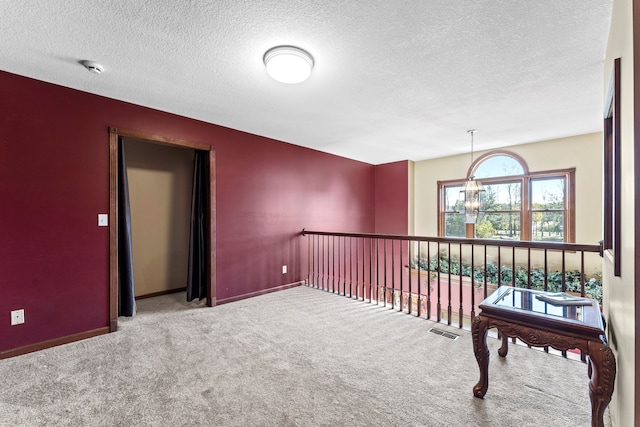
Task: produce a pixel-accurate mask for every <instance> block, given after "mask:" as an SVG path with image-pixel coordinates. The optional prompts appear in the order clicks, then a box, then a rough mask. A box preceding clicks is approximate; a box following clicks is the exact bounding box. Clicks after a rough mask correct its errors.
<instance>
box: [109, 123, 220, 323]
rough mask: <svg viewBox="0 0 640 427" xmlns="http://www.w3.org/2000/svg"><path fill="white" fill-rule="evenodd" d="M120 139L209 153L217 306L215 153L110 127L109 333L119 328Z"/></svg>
mask: <svg viewBox="0 0 640 427" xmlns="http://www.w3.org/2000/svg"><path fill="white" fill-rule="evenodd" d="M119 138H123V139H131V140H137V141H140V142H144V143H152V144H160V145H165V146H170V147H178V148H189V149H192V150H198V151H201V152H206V154H207V155H205V156H204V158H205V168H206V170H207V171H208V174H207V176H208V179H207V180H206V182H205V187H206V192H207V197H206V199H207V206H206V208H205V212H206V213H207V214H208V215H205V217H206V222H207V230H208V233H206V236H205V240H206V252H207V257H206V264H207V265H206V269H207V274H206V284H205V287H206V304H207V306H209V307H211V306H214V305H215V303H216V296H215V277H216V276H215V256H216V253H215V247H216V246H215V178H214V177H215V150H214V149H213V147H211V146H209V145H204V144H198V143H193V142H189V141H184V140H178V139H174V138H167V137H163V136H157V135H148V134H144V133H141V132H137V131H131V130H125V129H118V128H114V127H110V128H109V199H110V200H109V216H110V217H111V221H110V222H111V224H110V227H109V330H110V331H111V332H113V331H116V330H117V328H118V292H119V289H118V271H119V268H118V267H119V266H118V243H119V242H118V227H119V224H118V220H117V219H118V214H119V205H118V196H119V194H118V191H119V190H118V184H119V183H118V180H119V177H118V164H119V161H120V159H119V154H118V140H119Z"/></svg>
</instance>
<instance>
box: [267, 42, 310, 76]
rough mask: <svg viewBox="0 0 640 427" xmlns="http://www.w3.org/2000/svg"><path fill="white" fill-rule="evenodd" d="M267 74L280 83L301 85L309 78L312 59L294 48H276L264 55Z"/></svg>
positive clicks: (302, 51)
mask: <svg viewBox="0 0 640 427" xmlns="http://www.w3.org/2000/svg"><path fill="white" fill-rule="evenodd" d="M263 60H264V65H265V66H266V67H267V73H269V75H270V76H271V77H272V78H273V79H274V80H277V81H279V82H282V83H288V84H294V83H301V82H303V81H305V80H307V79H308V78H309V76H310V75H311V70H312V69H313V57H312V56H311V54H309V53H308V52H306V51H304V50H302V49H300V48H298V47H295V46H276V47H274V48H271V49H269V50H268V51H267V52H266V53H265V54H264V58H263Z"/></svg>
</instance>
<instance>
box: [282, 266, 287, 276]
mask: <svg viewBox="0 0 640 427" xmlns="http://www.w3.org/2000/svg"><path fill="white" fill-rule="evenodd" d="M282 274H287V266H286V265H283V266H282Z"/></svg>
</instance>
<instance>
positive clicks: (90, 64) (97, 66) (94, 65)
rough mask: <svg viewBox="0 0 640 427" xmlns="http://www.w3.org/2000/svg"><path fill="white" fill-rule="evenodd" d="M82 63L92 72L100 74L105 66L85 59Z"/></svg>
mask: <svg viewBox="0 0 640 427" xmlns="http://www.w3.org/2000/svg"><path fill="white" fill-rule="evenodd" d="M80 64H82V65H83V66H84V68H86V69H87V70H89V72H90V73H93V74H100V73H102V72H103V71H104V67H103V66H102V65H100V64H98V63H97V62H93V61H88V60H83V61H80Z"/></svg>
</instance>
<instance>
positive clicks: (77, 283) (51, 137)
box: [0, 72, 406, 351]
mask: <svg viewBox="0 0 640 427" xmlns="http://www.w3.org/2000/svg"><path fill="white" fill-rule="evenodd" d="M108 126H115V127H119V128H123V129H130V130H136V131H140V132H144V133H148V134H154V135H162V136H166V137H173V138H178V139H183V140H188V141H192V142H197V143H204V144H210V145H212V146H214V147H215V149H216V168H217V170H216V180H217V181H216V183H217V185H216V190H217V200H216V202H217V224H216V225H217V247H216V249H217V265H216V268H217V298H218V299H225V298H230V297H234V296H239V295H244V294H247V293H250V292H255V291H260V290H264V289H268V288H270V287H274V286H279V285H282V284H286V283H292V282H295V281H298V280H301V279H303V278H304V277H303V275H304V274H305V273H306V272H305V271H304V268H305V262H304V260H303V258H304V256H301V255H300V250H301V246H302V247H304V246H303V245H305V244H306V241H304V240H301V239H304V238H301V237H299V233H300V231H301V230H302V228H304V227H306V228H307V229H315V230H331V231H353V232H373V231H374V226H375V225H374V167H373V166H372V165H368V164H365V163H361V162H356V161H352V160H348V159H344V158H341V157H336V156H332V155H329V154H325V153H320V152H317V151H314V150H309V149H305V148H301V147H297V146H294V145H291V144H286V143H282V142H278V141H274V140H270V139H267V138H262V137H259V136H255V135H251V134H247V133H243V132H240V131H235V130H232V129H228V128H223V127H220V126H215V125H211V124H207V123H203V122H199V121H196V120H191V119H187V118H184V117H179V116H176V115H172V114H168V113H163V112H159V111H156V110H152V109H148V108H144V107H140V106H136V105H132V104H128V103H125V102H121V101H116V100H112V99H108V98H104V97H99V96H95V95H91V94H87V93H84V92H79V91H76V90H71V89H67V88H63V87H60V86H56V85H52V84H48V83H43V82H39V81H35V80H32V79H28V78H25V77H20V76H15V75H12V74H8V73H4V72H0V236H1V238H0V239H1V240H0V242H1V243H0V351H3V350H7V349H12V348H17V347H21V346H24V345H28V344H33V343H37V342H41V341H44V340H49V339H54V338H58V337H62V336H66V335H71V334H75V333H79V332H83V331H88V330H92V329H96V328H100V327H105V326H107V325H108V287H109V283H108V279H109V277H108V269H109V230H108V228H107V227H100V228H99V227H98V226H97V214H98V213H107V212H108V211H109V170H108V168H109V150H108V141H109V137H108V132H107V127H108ZM385 169H386V168H385ZM404 210H405V211H406V207H405V208H404ZM110 220H113V219H110ZM283 264H287V265H288V267H289V272H288V273H287V274H284V275H283V274H281V266H282V265H283ZM18 308H24V309H25V318H26V323H25V324H24V325H19V326H13V327H12V326H9V324H10V323H9V311H10V310H14V309H18ZM2 319H4V320H2Z"/></svg>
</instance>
